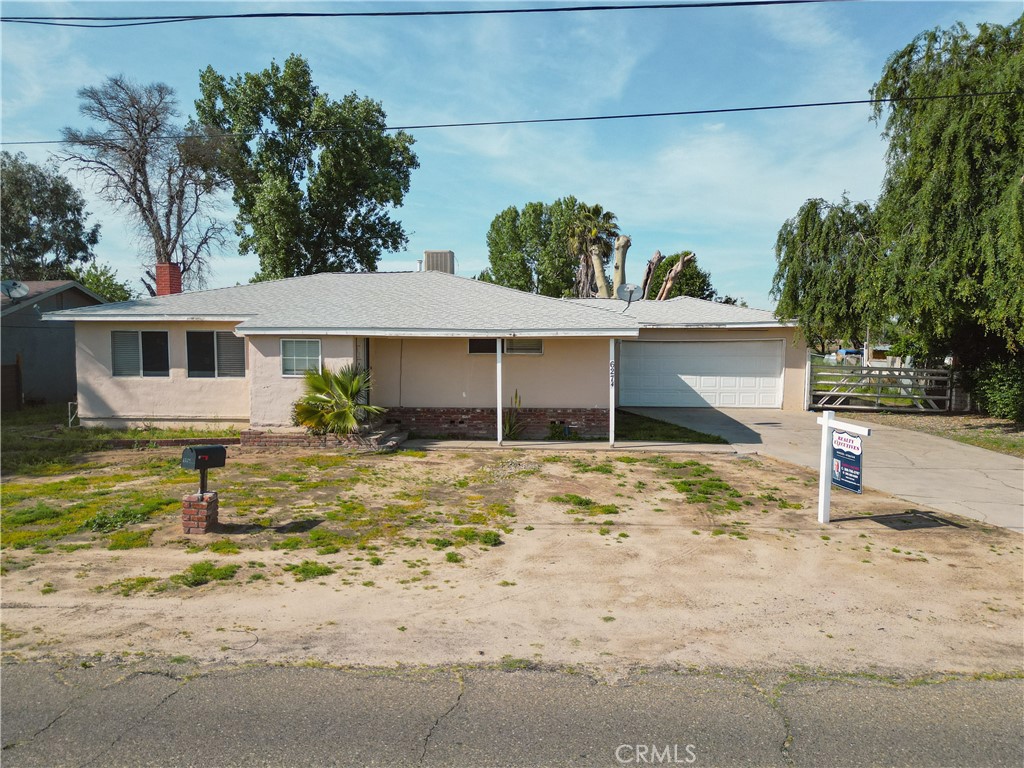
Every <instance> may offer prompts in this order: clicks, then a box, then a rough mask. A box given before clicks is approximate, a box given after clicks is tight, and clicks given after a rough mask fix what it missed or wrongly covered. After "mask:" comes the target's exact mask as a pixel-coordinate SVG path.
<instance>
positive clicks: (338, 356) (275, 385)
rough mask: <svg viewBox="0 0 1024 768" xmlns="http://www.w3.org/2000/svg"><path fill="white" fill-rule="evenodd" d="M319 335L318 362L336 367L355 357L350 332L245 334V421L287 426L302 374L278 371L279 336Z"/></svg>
mask: <svg viewBox="0 0 1024 768" xmlns="http://www.w3.org/2000/svg"><path fill="white" fill-rule="evenodd" d="M304 338H305V339H308V338H319V339H320V361H321V362H320V364H321V366H323V367H324V368H330V369H331V370H337V369H338V368H340V367H341V366H343V365H348V364H349V363H351V362H353V360H355V359H356V351H357V348H358V343H359V341H360V339H359V338H356V337H353V336H320V337H311V336H249V337H247V339H248V342H249V344H248V366H249V381H250V385H249V423H250V425H251V426H252V427H253V428H269V427H278V428H280V427H291V426H292V404H293V403H294V402H295V401H296V400H298V399H299V398H300V397H301V396H302V392H303V385H302V383H303V377H302V376H285V375H284V374H282V373H281V339H304Z"/></svg>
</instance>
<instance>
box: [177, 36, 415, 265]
mask: <svg viewBox="0 0 1024 768" xmlns="http://www.w3.org/2000/svg"><path fill="white" fill-rule="evenodd" d="M200 90H201V93H202V97H201V98H200V99H199V100H197V101H196V112H197V114H198V116H199V121H200V122H201V123H202V124H203V125H204V126H206V127H207V128H208V129H209V130H211V131H214V132H218V133H229V134H231V136H232V137H233V138H232V140H231V141H230V142H228V143H227V146H224V147H222V148H221V150H220V154H219V158H218V164H219V167H220V170H221V173H222V174H223V175H224V176H225V177H227V178H228V179H230V180H231V183H232V184H233V185H234V201H235V204H236V205H237V206H238V216H237V218H236V220H235V229H236V231H237V233H238V235H239V237H240V238H241V242H240V246H241V250H242V252H243V253H256V254H257V255H258V256H259V260H260V270H259V272H258V273H257V275H256V277H255V278H254V279H255V280H274V279H278V278H283V277H292V276H296V275H312V274H316V273H318V272H348V271H357V270H369V271H373V270H375V269H376V267H377V261H378V260H379V259H380V254H381V252H382V251H397V250H399V249H401V248H402V247H403V246H404V245H405V244H406V242H407V240H408V238H407V237H406V234H405V232H404V230H403V229H402V226H401V224H400V223H399V222H398V221H395V220H394V219H392V218H391V214H390V211H391V209H392V208H397V207H399V206H400V205H401V204H402V200H403V198H404V196H405V193H406V192H408V190H409V176H410V173H411V171H412V170H413V169H414V168H418V167H419V162H418V161H417V159H416V155H415V154H414V153H413V151H412V145H413V142H414V140H413V138H412V136H410V135H409V134H408V133H406V132H405V131H397V132H389V131H387V130H385V129H386V126H387V123H386V117H385V114H384V110H383V109H382V108H381V105H380V104H379V103H378V102H376V101H373V100H371V99H366V98H360V97H359V96H357V95H356V94H355V93H350V94H348V95H347V96H345V97H344V98H343V99H342V100H341V101H335V100H333V99H331V98H329V97H328V96H327V94H326V93H324V92H322V91H321V90H320V89H319V88H317V86H316V85H314V84H313V76H312V72H311V71H310V68H309V64H308V62H307V61H306V60H305V59H304V58H302V57H301V56H298V55H295V54H292V55H291V56H289V57H288V59H287V60H286V61H285V63H284V66H283V67H282V66H280V65H278V64H277V63H276V62H272V63H271V65H270V67H269V68H267V69H265V70H263V71H262V72H255V73H251V72H250V73H246V74H244V75H237V76H235V77H232V78H230V79H227V78H225V77H224V76H223V75H220V74H218V73H217V72H215V71H214V69H213V68H212V67H207V68H206V69H205V70H204V71H203V72H202V74H201V75H200Z"/></svg>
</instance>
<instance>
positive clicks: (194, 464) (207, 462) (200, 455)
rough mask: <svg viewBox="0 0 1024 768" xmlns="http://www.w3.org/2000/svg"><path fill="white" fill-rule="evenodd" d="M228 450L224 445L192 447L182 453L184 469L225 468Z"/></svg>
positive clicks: (182, 466)
mask: <svg viewBox="0 0 1024 768" xmlns="http://www.w3.org/2000/svg"><path fill="white" fill-rule="evenodd" d="M227 455H228V450H227V448H225V447H224V446H223V445H192V446H189V447H188V448H186V449H185V450H183V451H182V452H181V468H182V469H201V470H202V469H214V468H216V467H223V466H224V463H225V461H226V460H227Z"/></svg>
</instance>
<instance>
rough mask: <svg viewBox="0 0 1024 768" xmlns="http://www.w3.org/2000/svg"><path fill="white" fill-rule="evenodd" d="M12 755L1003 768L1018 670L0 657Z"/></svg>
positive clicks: (315, 762) (80, 761)
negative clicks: (810, 671) (678, 669)
mask: <svg viewBox="0 0 1024 768" xmlns="http://www.w3.org/2000/svg"><path fill="white" fill-rule="evenodd" d="M0 682H2V740H3V753H2V760H3V765H4V768H20V767H21V766H46V767H47V768H56V767H57V766H80V767H84V766H99V767H102V768H107V767H112V766H175V767H176V768H177V767H178V766H246V767H249V766H378V765H380V766H385V765H386V766H404V765H424V766H474V767H477V766H623V765H659V764H660V765H696V766H750V765H758V766H775V765H778V766H836V767H838V766H875V765H899V766H957V767H958V768H969V767H970V766H986V767H988V766H1013V767H1014V768H1019V766H1021V765H1024V725H1022V724H1024V680H1020V679H1015V680H968V679H954V680H949V681H946V682H938V683H935V684H921V683H920V682H919V681H916V682H915V681H911V682H904V683H901V684H893V683H891V682H885V681H881V680H876V679H872V678H871V677H870V676H839V677H828V676H813V675H806V676H800V677H793V676H782V675H774V676H773V675H750V676H747V675H745V674H743V673H739V672H715V673H711V672H700V673H686V674H677V673H672V672H650V673H647V674H639V673H637V674H633V675H631V676H629V677H628V678H626V679H623V680H619V681H615V682H610V683H609V682H600V681H596V680H594V679H592V678H591V677H588V676H586V675H583V674H578V673H577V674H574V673H573V672H572V671H571V670H569V671H567V670H517V671H512V672H508V671H502V670H497V669H423V670H408V669H404V670H343V669H329V668H312V667H277V666H248V667H240V668H232V669H209V668H207V669H203V668H195V667H191V666H189V665H187V664H186V665H181V664H172V663H169V662H164V663H158V662H153V661H145V662H136V663H134V664H130V665H119V664H98V665H97V666H94V667H89V668H83V667H82V666H81V663H80V662H76V663H74V664H68V665H66V666H58V665H56V664H53V663H41V662H40V663H5V664H4V665H3V667H2V679H0Z"/></svg>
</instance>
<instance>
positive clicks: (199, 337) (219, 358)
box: [185, 331, 245, 379]
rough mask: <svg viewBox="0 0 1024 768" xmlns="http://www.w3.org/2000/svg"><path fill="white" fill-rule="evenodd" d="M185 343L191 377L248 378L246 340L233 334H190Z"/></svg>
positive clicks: (224, 332)
mask: <svg viewBox="0 0 1024 768" xmlns="http://www.w3.org/2000/svg"><path fill="white" fill-rule="evenodd" d="M185 340H186V344H187V346H188V375H189V378H192V379H197V378H198V379H202V378H207V379H208V378H213V377H214V376H216V377H217V378H225V377H242V376H245V341H244V340H243V339H241V338H239V337H238V336H235V334H233V333H231V331H188V332H187V333H186V334H185Z"/></svg>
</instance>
